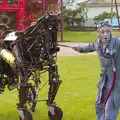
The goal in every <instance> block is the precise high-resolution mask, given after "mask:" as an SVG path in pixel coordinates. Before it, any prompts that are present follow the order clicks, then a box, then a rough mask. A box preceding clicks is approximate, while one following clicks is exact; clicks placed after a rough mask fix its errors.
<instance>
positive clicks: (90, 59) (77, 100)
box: [0, 55, 100, 120]
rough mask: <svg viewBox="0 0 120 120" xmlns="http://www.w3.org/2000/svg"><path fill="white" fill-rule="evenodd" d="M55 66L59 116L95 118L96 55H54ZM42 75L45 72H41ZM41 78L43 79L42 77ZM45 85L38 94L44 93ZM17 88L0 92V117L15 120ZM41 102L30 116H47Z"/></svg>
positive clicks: (40, 119) (40, 118)
mask: <svg viewBox="0 0 120 120" xmlns="http://www.w3.org/2000/svg"><path fill="white" fill-rule="evenodd" d="M57 59H58V60H57V61H58V62H57V63H58V70H59V74H60V79H61V80H62V84H61V86H60V89H59V92H58V94H57V96H56V103H57V105H58V106H59V107H60V108H61V109H62V110H63V113H64V116H63V119H62V120H96V118H95V109H94V102H95V98H96V93H97V87H96V84H97V79H98V78H99V73H100V71H99V64H98V59H97V56H94V55H93V56H75V57H58V58H57ZM44 77H45V79H46V76H44ZM43 81H44V80H43ZM44 82H45V81H44ZM47 89H48V85H47V86H46V87H45V88H44V89H43V90H42V92H41V93H40V95H39V97H40V98H41V99H42V98H43V99H44V98H46V97H47V92H48V90H47ZM17 95H18V94H17V91H16V90H14V91H11V92H8V91H6V92H4V93H3V94H1V98H0V120H19V119H18V112H17V110H16V103H17V101H18V98H17ZM47 110H48V109H47V106H46V104H45V102H41V103H38V104H37V108H36V112H35V113H33V118H34V120H49V118H48V116H47Z"/></svg>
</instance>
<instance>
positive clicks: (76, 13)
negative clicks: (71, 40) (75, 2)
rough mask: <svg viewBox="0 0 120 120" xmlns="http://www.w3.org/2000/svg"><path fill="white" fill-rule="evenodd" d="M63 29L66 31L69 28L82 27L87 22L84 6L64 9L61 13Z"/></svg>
mask: <svg viewBox="0 0 120 120" xmlns="http://www.w3.org/2000/svg"><path fill="white" fill-rule="evenodd" d="M63 19H64V27H65V28H67V29H68V27H69V26H74V24H76V25H78V26H83V25H84V23H85V21H86V20H87V9H86V8H85V6H84V5H81V6H77V7H76V8H74V9H71V8H69V9H67V8H65V9H64V11H63Z"/></svg>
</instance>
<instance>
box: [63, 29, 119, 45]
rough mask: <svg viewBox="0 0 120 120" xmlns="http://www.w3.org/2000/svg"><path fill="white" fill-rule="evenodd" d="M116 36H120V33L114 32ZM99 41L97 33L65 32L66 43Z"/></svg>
mask: <svg viewBox="0 0 120 120" xmlns="http://www.w3.org/2000/svg"><path fill="white" fill-rule="evenodd" d="M113 35H114V36H120V31H113ZM96 39H97V32H95V31H94V32H76V31H66V30H65V31H64V42H85V43H89V42H93V41H94V40H96Z"/></svg>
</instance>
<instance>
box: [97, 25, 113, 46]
mask: <svg viewBox="0 0 120 120" xmlns="http://www.w3.org/2000/svg"><path fill="white" fill-rule="evenodd" d="M98 34H99V38H101V40H102V42H103V43H104V44H105V43H107V42H108V41H109V40H110V34H111V29H110V28H109V27H106V26H104V27H102V28H100V30H99V32H98Z"/></svg>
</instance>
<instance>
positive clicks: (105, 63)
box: [76, 37, 120, 107]
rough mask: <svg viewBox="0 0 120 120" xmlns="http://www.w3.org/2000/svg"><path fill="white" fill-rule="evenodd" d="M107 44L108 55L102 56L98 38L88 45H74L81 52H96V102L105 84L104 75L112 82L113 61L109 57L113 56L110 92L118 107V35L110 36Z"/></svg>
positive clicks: (119, 47) (119, 82) (119, 38)
mask: <svg viewBox="0 0 120 120" xmlns="http://www.w3.org/2000/svg"><path fill="white" fill-rule="evenodd" d="M108 45H109V47H108V50H109V53H110V55H109V56H110V57H108V56H107V57H106V56H104V54H102V44H101V40H100V39H97V40H96V41H95V42H94V43H90V44H88V45H82V44H81V45H79V46H77V47H76V50H77V51H78V52H81V53H85V52H93V51H96V52H97V55H98V58H99V60H100V67H101V75H100V79H99V81H98V96H97V102H98V103H100V102H101V96H102V89H103V87H104V85H105V78H106V76H107V77H108V79H109V82H110V84H111V83H112V79H113V62H112V59H111V58H113V60H114V64H115V68H116V80H115V86H114V88H113V90H112V93H113V97H114V103H115V106H116V107H120V37H112V38H111V40H110V41H109V43H108Z"/></svg>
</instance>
